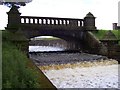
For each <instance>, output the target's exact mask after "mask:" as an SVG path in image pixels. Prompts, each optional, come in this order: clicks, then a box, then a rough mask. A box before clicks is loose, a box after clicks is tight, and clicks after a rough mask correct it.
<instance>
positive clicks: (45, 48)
mask: <svg viewBox="0 0 120 90" xmlns="http://www.w3.org/2000/svg"><path fill="white" fill-rule="evenodd" d="M63 50H64V48H60V47H52V46H29V52H44V51H63Z"/></svg>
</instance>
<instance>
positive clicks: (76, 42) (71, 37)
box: [19, 28, 85, 51]
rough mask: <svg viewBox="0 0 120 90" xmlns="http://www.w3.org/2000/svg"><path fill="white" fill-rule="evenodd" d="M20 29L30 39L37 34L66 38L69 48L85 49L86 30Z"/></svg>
mask: <svg viewBox="0 0 120 90" xmlns="http://www.w3.org/2000/svg"><path fill="white" fill-rule="evenodd" d="M19 30H20V31H22V33H23V34H24V35H25V36H26V38H28V39H29V40H30V38H34V37H37V36H53V37H57V38H60V39H63V40H65V41H66V42H67V43H68V44H69V50H80V51H81V50H85V47H84V46H85V44H84V40H83V36H84V33H85V32H84V31H82V30H81V31H80V30H64V29H57V30H56V29H45V28H43V29H41V28H20V29H19Z"/></svg>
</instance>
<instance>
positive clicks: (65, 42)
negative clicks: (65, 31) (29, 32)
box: [29, 34, 83, 51]
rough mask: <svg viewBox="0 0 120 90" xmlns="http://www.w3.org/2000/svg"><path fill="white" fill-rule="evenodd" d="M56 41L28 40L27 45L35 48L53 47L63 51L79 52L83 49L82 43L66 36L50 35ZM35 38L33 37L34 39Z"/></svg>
mask: <svg viewBox="0 0 120 90" xmlns="http://www.w3.org/2000/svg"><path fill="white" fill-rule="evenodd" d="M41 36H44V37H46V36H48V35H41ZM49 36H52V37H54V38H56V39H53V40H51V39H46V40H44V39H41V40H40V39H30V42H29V45H33V46H34V45H35V46H53V47H59V48H63V49H64V50H81V51H82V49H83V42H82V41H80V40H77V39H75V38H72V37H71V38H68V36H62V37H61V35H60V37H59V36H58V35H50V34H49ZM34 38H35V37H34Z"/></svg>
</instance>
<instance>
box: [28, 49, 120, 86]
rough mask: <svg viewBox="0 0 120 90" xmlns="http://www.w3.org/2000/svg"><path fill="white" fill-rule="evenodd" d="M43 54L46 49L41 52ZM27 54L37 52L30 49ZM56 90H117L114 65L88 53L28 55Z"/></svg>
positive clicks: (105, 58)
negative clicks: (88, 89)
mask: <svg viewBox="0 0 120 90" xmlns="http://www.w3.org/2000/svg"><path fill="white" fill-rule="evenodd" d="M45 50H46V49H45ZM30 51H32V52H33V51H39V50H38V48H36V50H35V48H30ZM29 55H30V58H31V59H32V60H33V61H34V62H35V64H36V65H37V66H38V67H39V68H40V69H41V70H42V72H43V73H44V74H45V75H46V76H47V77H48V79H49V80H50V81H51V82H52V83H53V85H54V86H55V87H56V88H118V86H119V85H118V84H119V78H118V77H119V75H118V62H117V61H116V60H113V59H108V58H107V57H105V56H101V55H93V54H88V53H35V52H34V53H30V54H29Z"/></svg>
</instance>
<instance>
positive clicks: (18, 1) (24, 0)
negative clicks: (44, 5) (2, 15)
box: [0, 0, 32, 8]
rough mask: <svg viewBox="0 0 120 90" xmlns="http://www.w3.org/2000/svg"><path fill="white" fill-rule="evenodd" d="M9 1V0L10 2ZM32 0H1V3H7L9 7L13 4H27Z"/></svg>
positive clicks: (18, 5)
mask: <svg viewBox="0 0 120 90" xmlns="http://www.w3.org/2000/svg"><path fill="white" fill-rule="evenodd" d="M8 1H9V2H8ZM31 1H32V0H0V5H5V6H7V7H10V8H11V7H12V6H17V7H20V6H25V5H26V3H29V2H31Z"/></svg>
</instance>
